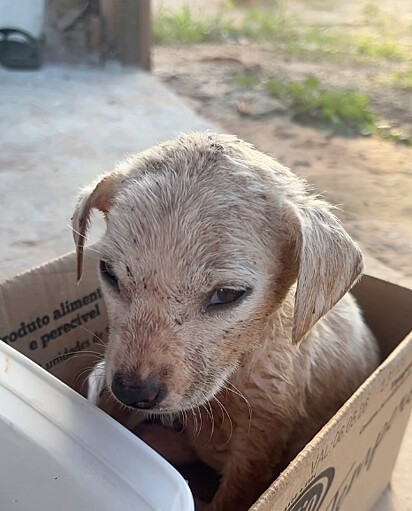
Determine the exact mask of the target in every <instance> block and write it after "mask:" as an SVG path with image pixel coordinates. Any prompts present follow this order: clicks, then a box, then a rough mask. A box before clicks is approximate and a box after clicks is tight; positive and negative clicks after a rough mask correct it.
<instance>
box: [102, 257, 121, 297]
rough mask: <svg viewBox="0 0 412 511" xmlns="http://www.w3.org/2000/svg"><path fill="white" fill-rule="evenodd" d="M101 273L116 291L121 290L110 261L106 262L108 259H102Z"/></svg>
mask: <svg viewBox="0 0 412 511" xmlns="http://www.w3.org/2000/svg"><path fill="white" fill-rule="evenodd" d="M100 274H101V276H102V278H103V279H104V280H105V281H106V282H107V284H109V286H111V287H112V288H113V289H114V290H115V291H119V281H118V278H117V277H116V275H115V273H114V271H113V267H112V265H111V264H110V263H106V261H102V260H101V261H100Z"/></svg>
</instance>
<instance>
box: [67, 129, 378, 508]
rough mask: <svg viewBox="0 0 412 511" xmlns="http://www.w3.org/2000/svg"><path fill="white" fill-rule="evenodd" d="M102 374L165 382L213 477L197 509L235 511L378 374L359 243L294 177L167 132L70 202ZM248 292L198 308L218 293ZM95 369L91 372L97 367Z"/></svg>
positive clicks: (265, 161)
mask: <svg viewBox="0 0 412 511" xmlns="http://www.w3.org/2000/svg"><path fill="white" fill-rule="evenodd" d="M93 208H94V209H99V210H100V211H102V212H103V213H104V215H105V217H106V220H107V231H106V234H105V235H104V237H103V239H102V241H101V243H100V247H99V250H100V252H101V254H102V258H104V259H105V260H106V261H108V262H110V263H111V264H112V266H113V269H114V271H115V272H116V275H117V277H118V279H119V282H120V293H119V294H118V293H115V292H114V291H113V290H112V289H110V287H108V286H107V284H106V283H105V282H104V281H103V282H102V290H103V293H104V296H105V300H106V304H107V309H108V313H109V320H110V325H111V332H110V338H109V343H108V348H107V352H106V355H105V379H106V383H107V385H108V386H109V387H110V385H111V381H112V378H113V375H114V373H115V372H116V371H118V370H119V369H121V370H122V371H126V372H129V373H130V374H139V375H140V376H141V378H142V379H144V378H146V377H150V378H152V379H155V380H156V381H161V382H162V383H164V384H165V385H166V386H167V395H166V398H165V400H164V401H163V402H162V403H161V408H159V410H157V413H158V414H159V415H160V416H164V417H166V416H179V417H180V418H181V420H182V422H183V423H184V425H185V432H184V434H185V435H186V437H187V440H188V443H189V444H190V448H191V450H192V451H194V453H195V454H196V456H197V457H198V458H200V459H201V460H202V461H204V462H205V463H207V464H208V465H210V466H211V467H213V468H214V469H215V470H217V471H218V472H219V473H220V474H221V475H222V479H221V484H220V487H219V489H218V491H217V493H216V495H215V497H214V499H213V501H212V502H211V503H210V504H209V506H208V508H207V509H208V511H220V510H222V511H223V510H224V511H232V510H233V511H241V510H245V509H247V508H248V507H249V506H250V505H252V504H253V502H254V501H255V500H256V499H257V497H258V496H259V494H260V493H261V492H262V491H263V490H264V489H265V488H266V487H267V486H268V485H269V484H270V482H271V481H272V480H273V478H274V476H275V475H276V474H277V472H278V471H279V470H280V468H281V467H283V466H284V465H285V463H287V462H288V461H289V460H290V459H291V458H292V457H293V456H294V455H295V454H296V453H297V452H298V451H299V450H300V449H301V448H302V446H303V445H304V444H305V443H306V442H307V441H308V440H309V439H310V438H311V437H312V436H313V435H314V434H315V433H316V431H317V430H318V429H319V428H320V427H321V426H322V425H323V424H324V423H325V422H326V421H327V420H328V419H329V418H330V417H331V416H332V415H333V413H334V412H335V411H336V410H337V409H338V408H339V407H340V406H341V405H342V403H343V402H344V401H345V400H346V399H347V398H348V397H349V396H350V395H351V394H352V393H353V391H354V390H355V389H356V388H357V387H358V386H359V384H360V383H361V382H362V381H363V380H364V379H365V378H366V376H367V375H368V374H369V373H370V372H371V371H372V370H373V369H374V367H375V366H376V365H377V363H378V349H377V344H376V342H375V340H374V338H373V336H372V334H371V333H370V331H369V329H368V328H367V327H366V325H365V324H364V322H363V320H362V317H361V314H360V312H359V310H358V307H357V305H356V304H355V301H354V299H353V297H352V296H351V295H350V294H345V293H347V291H348V290H349V289H350V287H351V286H352V285H353V284H354V283H355V282H356V280H357V279H358V278H359V276H360V275H361V272H362V268H363V260H362V255H361V253H360V250H359V248H358V247H357V246H356V244H355V243H354V242H353V241H352V240H351V238H350V237H349V236H348V234H347V233H346V232H345V230H344V229H343V227H342V226H341V224H340V222H339V221H338V220H337V219H336V217H335V216H334V215H333V214H332V212H331V209H330V207H329V206H328V205H327V204H326V203H325V202H324V201H322V200H320V199H319V198H317V197H315V196H313V195H311V194H310V193H308V190H307V186H306V184H305V182H303V181H302V180H300V179H299V178H297V177H296V176H295V175H294V174H293V173H292V172H290V171H289V170H288V169H286V168H285V167H283V166H282V165H280V164H279V163H277V162H276V161H274V160H273V159H272V158H270V157H269V156H266V155H264V154H262V153H260V152H259V151H257V150H256V149H254V148H253V147H252V146H251V145H249V144H246V143H245V142H243V141H241V140H239V139H237V138H236V137H232V136H229V135H213V134H208V133H200V134H188V135H182V136H180V137H179V138H178V139H176V140H173V141H170V142H167V143H165V144H161V145H159V146H157V147H154V148H153V149H150V150H148V151H145V152H143V153H140V154H138V155H136V156H132V157H130V158H129V159H128V160H127V161H126V162H124V163H122V164H121V165H119V166H118V167H117V168H116V169H115V170H114V171H113V172H112V173H110V174H107V175H106V176H103V178H100V179H99V180H98V181H97V182H96V183H94V184H93V185H92V186H90V187H88V188H87V189H86V190H84V191H83V192H82V194H81V195H80V198H79V201H78V204H77V207H76V210H75V213H74V216H73V228H74V232H75V242H76V246H77V250H78V272H79V277H80V276H81V271H82V252H83V244H84V239H85V235H86V230H87V226H88V221H89V215H90V212H91V210H92V209H93ZM229 284H231V285H236V284H237V285H245V286H248V287H250V288H253V291H252V293H251V294H250V296H248V297H246V298H245V299H244V300H243V301H242V302H241V303H239V304H238V305H236V306H233V307H227V308H225V309H222V310H219V311H218V310H210V309H209V308H208V307H207V303H208V299H209V298H210V293H211V292H212V291H213V289H215V288H216V287H223V286H224V285H229ZM100 369H101V368H100Z"/></svg>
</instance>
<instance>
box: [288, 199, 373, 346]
mask: <svg viewBox="0 0 412 511" xmlns="http://www.w3.org/2000/svg"><path fill="white" fill-rule="evenodd" d="M292 207H293V210H294V212H293V213H294V215H293V216H294V219H293V220H292V223H293V227H292V229H293V230H294V231H295V234H296V237H295V239H296V248H297V258H298V275H297V288H296V296H295V312H294V318H293V331H292V341H293V344H298V343H299V341H300V340H301V339H302V338H303V337H304V336H305V335H306V334H307V333H308V332H309V330H310V329H311V328H312V327H313V325H314V324H315V323H316V322H317V321H318V320H319V319H320V318H321V317H322V316H324V315H325V314H326V313H327V312H328V311H329V310H330V309H331V308H332V307H333V306H334V305H335V304H336V303H337V302H338V301H339V300H340V299H341V298H342V297H343V295H344V294H345V293H346V292H347V291H349V289H350V288H351V287H352V286H353V284H355V282H356V281H357V280H358V278H359V277H360V276H361V275H362V271H363V257H362V253H361V251H360V249H359V247H358V246H357V245H356V244H355V243H354V241H353V240H352V239H351V237H350V236H349V235H348V234H347V232H346V231H345V229H344V228H343V226H342V224H341V223H340V221H339V220H338V219H337V218H336V217H335V215H333V214H332V213H331V212H330V211H329V207H328V206H327V205H326V204H325V203H323V202H322V201H320V200H317V199H314V200H313V202H312V204H310V205H308V206H305V207H301V208H297V207H296V206H292Z"/></svg>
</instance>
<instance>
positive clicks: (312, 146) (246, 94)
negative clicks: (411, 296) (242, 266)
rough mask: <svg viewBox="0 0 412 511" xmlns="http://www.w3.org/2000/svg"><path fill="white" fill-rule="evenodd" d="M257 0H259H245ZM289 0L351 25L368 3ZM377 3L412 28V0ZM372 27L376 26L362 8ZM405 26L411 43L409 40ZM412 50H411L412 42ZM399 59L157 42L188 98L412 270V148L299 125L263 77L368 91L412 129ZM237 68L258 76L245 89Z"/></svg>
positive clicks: (373, 246)
mask: <svg viewBox="0 0 412 511" xmlns="http://www.w3.org/2000/svg"><path fill="white" fill-rule="evenodd" d="M194 3H195V2H194ZM251 3H252V4H253V3H254V4H256V3H257V2H242V4H243V5H244V4H251ZM285 3H286V2H285ZM182 4H183V2H182V1H180V0H167V1H164V0H163V1H162V6H163V7H162V8H164V9H166V8H176V7H177V6H180V5H182ZM289 4H290V6H291V8H293V9H294V10H295V11H298V12H299V16H300V17H301V18H302V19H304V20H305V21H307V20H308V23H313V22H316V23H318V24H319V23H323V24H325V25H328V26H329V25H334V24H335V25H337V26H340V27H342V26H343V27H344V26H345V25H347V24H352V25H356V23H357V22H358V21H359V19H360V13H361V7H362V6H365V4H366V2H364V1H363V2H362V1H361V2H356V1H355V0H350V1H348V2H345V3H341V4H338V3H337V2H336V1H331V0H325V1H324V2H320V1H316V0H311V1H306V2H303V1H300V2H290V3H288V5H289ZM203 5H204V6H205V5H206V4H203ZM207 6H208V7H207V9H209V10H210V12H212V13H213V12H215V13H216V12H218V10H219V9H221V8H222V2H219V1H218V0H214V1H212V2H209V3H208V4H207ZM379 6H380V8H381V7H383V8H386V9H388V10H390V11H387V12H390V14H389V15H390V16H394V17H395V16H396V15H398V13H402V19H403V20H405V19H408V20H409V21H410V22H411V23H410V31H411V32H412V3H411V2H410V1H407V2H406V1H401V2H399V1H398V2H397V1H391V2H386V1H382V2H380V3H379ZM156 8H159V6H158V5H156V2H155V9H156ZM204 8H205V9H206V7H204ZM239 12H241V11H239ZM362 12H365V11H362ZM385 12H386V11H385ZM235 14H236V10H235ZM408 16H409V17H408ZM394 19H395V18H394ZM371 24H372V21H371ZM365 26H366V28H368V23H367V22H365V19H364V16H363V18H362V27H363V28H365ZM402 34H403V35H402V37H403V38H404V39H403V41H402V42H403V44H406V46H405V47H406V48H408V46H407V45H408V44H410V43H411V41H410V40H408V39H407V36H405V34H404V33H403V32H402ZM400 37H401V32H400ZM405 37H406V39H405ZM409 49H410V51H411V56H412V46H409ZM399 65H400V64H399V63H395V62H392V61H387V60H383V61H382V60H380V61H378V62H370V63H365V62H362V63H359V62H351V61H346V60H345V59H344V60H343V61H342V59H340V58H339V57H338V58H332V59H326V58H319V56H316V58H311V57H310V56H309V57H308V56H307V55H305V56H299V55H293V54H289V53H288V52H287V51H283V50H279V49H278V48H274V47H273V46H272V47H270V46H269V45H267V44H266V46H262V45H257V44H253V43H250V42H243V41H242V42H237V43H236V44H210V43H207V44H206V43H202V44H197V45H183V44H173V45H171V44H169V45H159V46H156V47H155V50H154V73H155V74H156V75H157V76H158V77H160V78H161V79H162V80H163V81H164V82H166V83H167V84H168V86H169V87H171V88H172V89H173V90H174V91H175V92H176V93H177V94H179V95H181V96H183V97H184V98H185V99H186V101H187V102H188V103H189V105H190V106H192V107H193V108H194V109H195V110H196V111H197V112H199V113H200V114H201V115H203V116H204V117H206V118H207V119H209V120H211V121H213V122H215V123H216V124H217V125H218V126H221V127H222V128H223V129H224V130H225V131H227V132H231V133H234V134H236V135H238V136H240V137H241V138H243V139H245V140H247V141H249V142H251V143H253V144H254V145H255V146H256V147H257V148H259V149H260V150H263V151H265V152H268V153H270V154H272V155H273V156H274V157H275V158H276V159H278V160H279V161H280V162H282V163H283V164H285V165H287V166H289V167H290V168H291V169H293V170H294V171H295V172H297V173H298V174H300V175H302V176H305V177H306V178H307V179H308V180H309V182H310V183H312V184H313V186H314V189H315V191H316V192H318V193H322V194H324V195H325V196H326V197H327V199H328V200H330V201H331V202H332V203H334V204H336V205H339V206H340V207H341V208H342V211H341V212H340V213H339V214H340V217H341V218H342V220H343V221H344V223H345V225H346V227H347V229H348V230H349V232H350V233H351V234H352V235H353V236H354V238H355V239H357V240H358V241H359V242H360V244H361V246H362V248H364V249H366V250H367V251H368V252H369V253H371V254H372V255H373V256H374V257H376V258H377V259H379V260H380V261H381V262H383V263H385V264H387V265H388V266H390V267H392V268H393V269H396V270H398V271H399V272H401V273H403V274H404V275H405V276H406V277H408V278H409V279H410V278H411V277H412V257H411V256H412V201H411V197H412V148H411V147H406V146H404V145H401V144H397V143H394V142H390V141H386V140H382V139H378V138H375V137H362V136H352V137H344V136H337V135H334V134H333V133H331V132H330V131H324V130H320V129H317V128H315V127H311V126H308V125H302V124H299V123H297V122H296V121H294V120H293V119H292V116H291V112H290V111H289V109H288V108H287V106H285V105H284V104H282V103H280V102H279V101H278V100H277V99H275V98H273V97H270V96H269V95H268V94H267V93H266V92H265V90H264V89H263V87H262V86H260V85H259V83H261V82H262V80H263V79H265V78H267V77H269V76H275V77H280V78H282V79H287V80H303V79H304V78H306V77H308V76H311V75H314V76H316V77H317V78H318V79H319V81H320V83H321V84H322V86H325V87H329V88H337V87H341V88H350V89H354V90H357V91H361V92H364V93H367V94H368V96H369V97H370V99H371V109H372V110H373V111H374V113H375V114H376V116H377V118H378V119H381V120H382V121H385V122H387V123H389V124H391V125H392V126H396V127H398V128H399V129H401V130H402V131H404V132H405V133H408V134H409V135H411V134H412V88H409V89H402V88H399V87H398V88H396V87H394V86H393V85H388V84H387V83H385V80H384V77H385V76H388V75H389V74H390V73H392V72H394V70H396V69H399ZM239 75H240V76H244V75H248V76H252V77H253V78H254V79H256V80H254V81H255V83H257V84H258V85H255V86H252V87H249V88H245V87H244V86H242V84H240V85H239V84H237V82H236V76H239Z"/></svg>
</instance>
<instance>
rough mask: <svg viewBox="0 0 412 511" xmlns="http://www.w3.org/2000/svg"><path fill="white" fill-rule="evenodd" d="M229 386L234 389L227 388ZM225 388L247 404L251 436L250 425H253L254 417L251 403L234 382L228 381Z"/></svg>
mask: <svg viewBox="0 0 412 511" xmlns="http://www.w3.org/2000/svg"><path fill="white" fill-rule="evenodd" d="M227 385H231V386H232V387H233V389H231V388H230V387H227ZM223 388H225V389H226V390H228V391H229V392H233V394H235V395H236V396H238V397H240V398H241V399H243V401H244V402H245V403H246V406H247V408H248V414H249V426H248V434H249V433H250V425H251V421H252V416H253V409H252V406H251V404H250V403H249V401H248V399H247V398H246V396H245V395H244V394H243V393H242V392H241V391H240V390H239V389H238V388H237V387H236V385H234V384H233V383H232V382H230V381H227V382H226V384H224V385H223Z"/></svg>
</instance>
